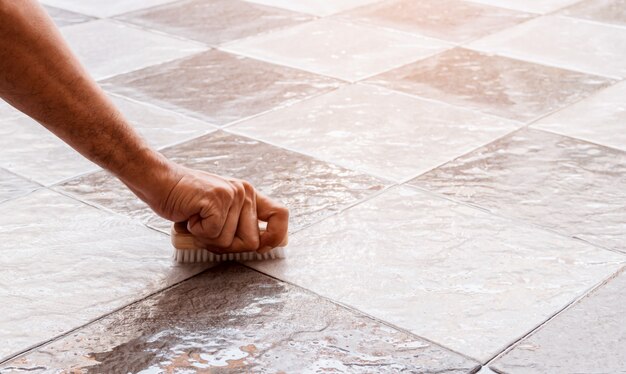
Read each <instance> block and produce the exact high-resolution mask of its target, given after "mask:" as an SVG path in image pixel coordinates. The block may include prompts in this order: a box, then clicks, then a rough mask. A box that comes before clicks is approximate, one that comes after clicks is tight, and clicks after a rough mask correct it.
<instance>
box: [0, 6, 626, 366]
mask: <svg viewBox="0 0 626 374" xmlns="http://www.w3.org/2000/svg"><path fill="white" fill-rule="evenodd" d="M42 3H44V5H45V6H46V9H47V10H48V12H49V13H50V15H51V17H52V18H53V19H54V21H55V22H56V23H57V25H59V26H60V27H61V31H62V33H63V35H64V37H66V39H67V40H68V42H69V43H70V44H71V46H72V47H73V48H74V49H75V51H76V53H77V54H78V56H79V58H80V59H81V60H82V61H83V62H84V63H85V65H86V67H87V69H88V70H89V72H90V73H91V74H92V75H93V76H94V78H95V79H96V80H98V82H99V83H100V84H101V86H102V87H103V88H104V89H105V90H106V91H107V93H108V94H109V96H110V97H111V99H112V100H113V102H114V103H115V104H116V105H117V106H118V107H119V109H120V111H121V112H122V113H123V114H124V115H125V116H126V117H127V118H128V119H129V121H130V123H131V124H132V125H133V126H134V127H135V128H136V129H137V130H138V131H139V132H140V133H141V134H142V135H143V136H144V137H145V138H146V139H147V141H148V142H149V143H150V144H152V145H153V146H154V147H156V148H157V149H159V150H160V151H161V152H162V153H163V154H165V155H166V156H167V157H169V158H171V159H173V160H175V161H176V162H179V163H181V164H184V165H186V166H189V167H193V168H196V169H200V170H204V171H207V172H212V173H218V174H223V175H227V176H232V177H237V178H242V179H247V180H250V181H251V182H252V183H253V184H254V185H256V186H257V188H258V189H259V190H261V191H263V192H264V193H266V194H268V195H271V196H273V197H275V198H277V199H278V200H280V201H282V202H284V203H285V204H286V205H287V206H288V207H289V208H290V210H291V221H290V231H291V240H290V244H289V246H288V248H287V249H286V253H287V258H286V259H284V260H277V261H270V262H264V263H249V264H244V265H241V264H224V265H220V266H217V267H213V266H212V265H210V264H200V265H196V266H191V267H189V266H181V265H177V264H175V263H174V262H173V261H172V260H171V247H170V244H169V237H168V234H167V233H168V227H169V223H168V222H166V221H165V220H163V219H161V218H159V217H157V216H156V215H154V214H153V213H152V212H151V211H150V210H149V209H148V208H147V207H146V206H145V204H144V203H142V202H141V201H140V200H139V199H137V198H136V197H134V195H132V194H131V193H130V192H129V191H128V190H127V189H126V187H125V186H124V185H123V184H122V183H120V182H119V181H117V180H116V179H115V178H114V177H112V176H111V175H109V174H108V173H107V172H105V171H102V170H100V169H99V168H98V167H97V166H96V165H94V164H92V163H90V162H88V161H86V160H84V159H83V158H81V157H80V156H79V155H77V154H76V153H75V152H74V151H73V150H72V149H71V148H69V147H68V146H67V145H65V144H64V143H62V142H61V141H59V140H58V139H56V138H55V137H54V136H53V135H51V134H50V133H48V132H47V131H46V130H45V129H43V128H42V127H41V126H39V125H38V124H37V123H36V122H34V121H32V120H30V119H28V118H26V117H25V116H24V115H21V114H19V113H18V112H17V111H15V110H13V109H12V108H11V107H10V106H8V104H6V103H4V102H2V101H0V243H2V244H0V256H2V261H0V263H1V264H2V272H1V273H0V373H2V374H4V373H12V372H87V373H103V372H106V373H109V372H110V373H117V372H124V373H126V372H133V373H139V372H141V373H189V372H207V373H208V372H210V373H238V372H241V373H247V372H260V373H301V372H302V373H317V372H330V373H398V372H410V373H474V372H477V371H478V370H481V373H482V372H484V373H487V372H498V373H527V372H533V373H554V372H574V371H575V372H580V373H599V372H611V373H620V372H626V364H625V363H624V362H625V360H626V357H624V350H623V343H624V341H625V339H626V335H625V334H626V332H625V331H626V330H624V328H623V326H625V325H626V320H625V319H624V318H625V317H624V316H626V311H625V310H624V307H623V306H624V305H626V296H624V295H626V288H625V287H626V286H625V282H624V280H625V279H626V277H625V276H624V269H625V268H624V266H626V137H625V135H624V134H626V106H625V104H624V99H623V98H624V96H625V95H626V81H625V80H624V78H625V77H626V62H625V61H626V28H625V27H624V25H626V16H625V14H626V2H624V1H623V0H474V1H464V0H445V1H431V0H423V1H407V0H387V1H380V0H332V1H331V0H302V1H286V0H250V1H243V0H237V1H222V0H215V1H198V0H124V1H122V0H109V1H106V2H102V1H98V0H83V1H78V0H43V1H42ZM492 370H493V371H492Z"/></svg>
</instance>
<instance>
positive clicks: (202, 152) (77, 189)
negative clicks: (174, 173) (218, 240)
mask: <svg viewBox="0 0 626 374" xmlns="http://www.w3.org/2000/svg"><path fill="white" fill-rule="evenodd" d="M163 153H164V154H165V156H167V157H168V158H169V159H171V160H173V161H175V162H178V163H181V164H184V165H186V166H188V167H191V168H194V169H199V170H204V171H208V172H211V173H216V174H220V175H228V176H232V177H236V178H240V179H245V180H249V181H250V182H251V183H253V184H254V185H255V187H257V189H259V190H260V191H262V192H264V193H265V194H267V195H269V196H272V197H274V198H276V199H277V200H279V201H281V202H283V203H284V204H285V205H287V206H288V207H289V208H290V217H291V225H290V229H291V230H292V231H293V230H296V229H298V228H300V227H302V226H304V225H307V224H310V223H312V222H315V221H317V220H319V219H321V218H323V217H327V216H328V215H330V214H332V213H334V212H336V211H337V210H338V209H340V208H342V207H345V206H346V205H348V204H350V203H354V202H356V201H357V200H359V199H361V198H364V197H366V196H368V195H370V194H372V193H374V192H375V191H378V190H380V189H382V188H383V187H384V186H385V184H388V182H384V181H381V180H378V179H376V178H373V177H370V176H368V175H364V174H362V173H359V172H354V171H349V170H346V169H344V168H341V167H338V166H335V165H332V164H328V163H325V162H322V161H317V160H314V159H312V158H310V157H307V156H303V155H300V154H297V153H294V152H289V151H286V150H283V149H281V148H277V147H273V146H270V145H268V144H265V143H261V142H258V141H254V140H251V139H248V138H244V137H240V136H235V135H232V134H228V133H224V132H217V133H213V134H209V135H207V136H204V137H201V138H198V139H195V140H192V141H190V142H187V143H184V144H181V145H178V146H175V147H172V148H169V149H166V150H164V151H163ZM59 188H60V189H61V190H63V191H65V192H68V193H70V194H72V195H74V196H76V197H78V198H80V199H84V200H85V201H89V202H94V203H97V204H99V205H102V206H105V207H107V208H109V209H112V210H114V211H116V212H119V213H122V214H126V215H129V216H131V217H133V218H134V219H136V220H141V221H143V222H147V223H149V224H150V225H151V226H154V227H155V228H158V229H161V230H169V225H170V224H169V223H168V222H166V221H165V220H162V219H160V218H159V219H158V218H157V217H155V215H154V214H153V213H152V212H151V211H150V210H149V209H148V208H147V207H146V205H145V204H144V203H142V202H141V201H140V200H138V199H137V198H135V197H134V196H133V195H132V194H131V193H130V192H129V191H128V189H127V188H126V187H125V186H124V185H122V184H121V183H120V182H118V181H117V180H116V179H115V178H113V177H111V176H109V175H108V174H106V173H104V172H100V173H96V174H91V175H88V176H85V177H82V178H79V179H76V180H72V181H69V182H67V183H65V184H64V185H62V186H60V187H59Z"/></svg>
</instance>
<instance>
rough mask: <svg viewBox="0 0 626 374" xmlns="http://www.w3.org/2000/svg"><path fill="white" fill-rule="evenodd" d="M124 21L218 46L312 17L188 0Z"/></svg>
mask: <svg viewBox="0 0 626 374" xmlns="http://www.w3.org/2000/svg"><path fill="white" fill-rule="evenodd" d="M121 19H123V20H125V21H128V22H132V23H135V24H138V25H141V26H144V27H147V28H151V29H155V30H159V31H163V32H167V33H170V34H174V35H180V36H183V37H186V38H189V39H193V40H198V41H201V42H204V43H208V44H211V45H216V44H220V43H223V42H228V41H232V40H235V39H241V38H245V37H248V36H252V35H256V34H258V33H262V32H266V31H269V30H272V29H277V28H283V27H286V26H291V25H295V24H298V23H300V22H304V21H309V20H311V19H313V18H312V17H311V16H309V15H304V14H300V13H294V12H290V11H286V10H281V9H277V8H270V7H266V6H263V5H257V4H253V3H249V2H245V1H239V0H214V1H208V2H207V1H204V0H188V1H182V2H176V3H173V4H168V5H165V6H162V7H158V8H151V9H147V10H143V11H139V12H136V13H130V14H127V15H125V16H122V17H121Z"/></svg>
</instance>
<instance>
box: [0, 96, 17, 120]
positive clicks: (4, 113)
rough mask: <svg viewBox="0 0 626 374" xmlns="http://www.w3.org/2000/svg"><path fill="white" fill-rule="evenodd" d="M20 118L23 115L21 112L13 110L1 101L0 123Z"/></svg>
mask: <svg viewBox="0 0 626 374" xmlns="http://www.w3.org/2000/svg"><path fill="white" fill-rule="evenodd" d="M20 116H22V113H21V112H20V111H19V110H17V109H15V108H13V107H12V106H10V105H9V104H8V103H7V102H5V101H4V100H2V99H0V121H2V120H4V119H8V118H15V117H20Z"/></svg>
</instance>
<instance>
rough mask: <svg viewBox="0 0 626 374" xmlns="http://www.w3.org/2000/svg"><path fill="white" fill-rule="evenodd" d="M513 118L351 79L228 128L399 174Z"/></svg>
mask: <svg viewBox="0 0 626 374" xmlns="http://www.w3.org/2000/svg"><path fill="white" fill-rule="evenodd" d="M515 128H516V124H514V123H512V122H509V121H506V120H504V119H498V118H495V117H491V116H488V115H484V114H480V113H476V112H470V111H466V110H463V109H458V108H455V107H451V106H448V105H445V104H438V103H433V102H430V101H424V100H421V99H417V98H413V97H409V96H406V95H403V94H400V93H396V92H393V91H389V90H386V89H383V88H378V87H373V86H364V85H353V86H348V87H345V88H341V89H339V90H337V91H334V92H331V93H329V94H326V95H323V96H318V97H316V98H313V99H311V100H307V101H305V102H303V103H300V104H297V105H294V106H291V107H289V108H286V109H283V110H280V111H275V112H272V113H269V114H266V115H263V116H259V117H255V118H253V119H251V120H248V121H244V122H242V123H240V124H237V125H235V126H233V127H232V128H231V129H232V131H236V132H239V133H242V134H249V135H252V136H253V137H255V138H260V139H265V140H268V141H270V142H271V143H273V144H279V145H282V146H286V147H287V148H290V149H296V150H300V151H304V152H306V153H308V154H312V155H314V156H315V157H319V158H321V159H324V160H329V161H331V162H338V163H340V164H342V165H347V166H348V167H350V168H353V169H356V170H363V171H365V172H368V173H371V174H374V175H379V176H382V177H385V178H389V179H394V180H402V179H405V178H409V177H411V176H413V175H417V174H418V173H420V172H425V171H427V170H430V169H431V168H433V167H436V166H437V165H440V164H442V163H444V162H446V161H449V160H452V159H453V158H455V157H457V156H460V155H462V154H464V153H466V152H469V151H471V150H472V149H474V148H476V147H478V146H480V145H482V144H485V143H488V142H490V141H492V140H494V139H496V138H498V137H500V136H503V135H504V134H506V133H507V132H510V131H513V130H514V129H515Z"/></svg>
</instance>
